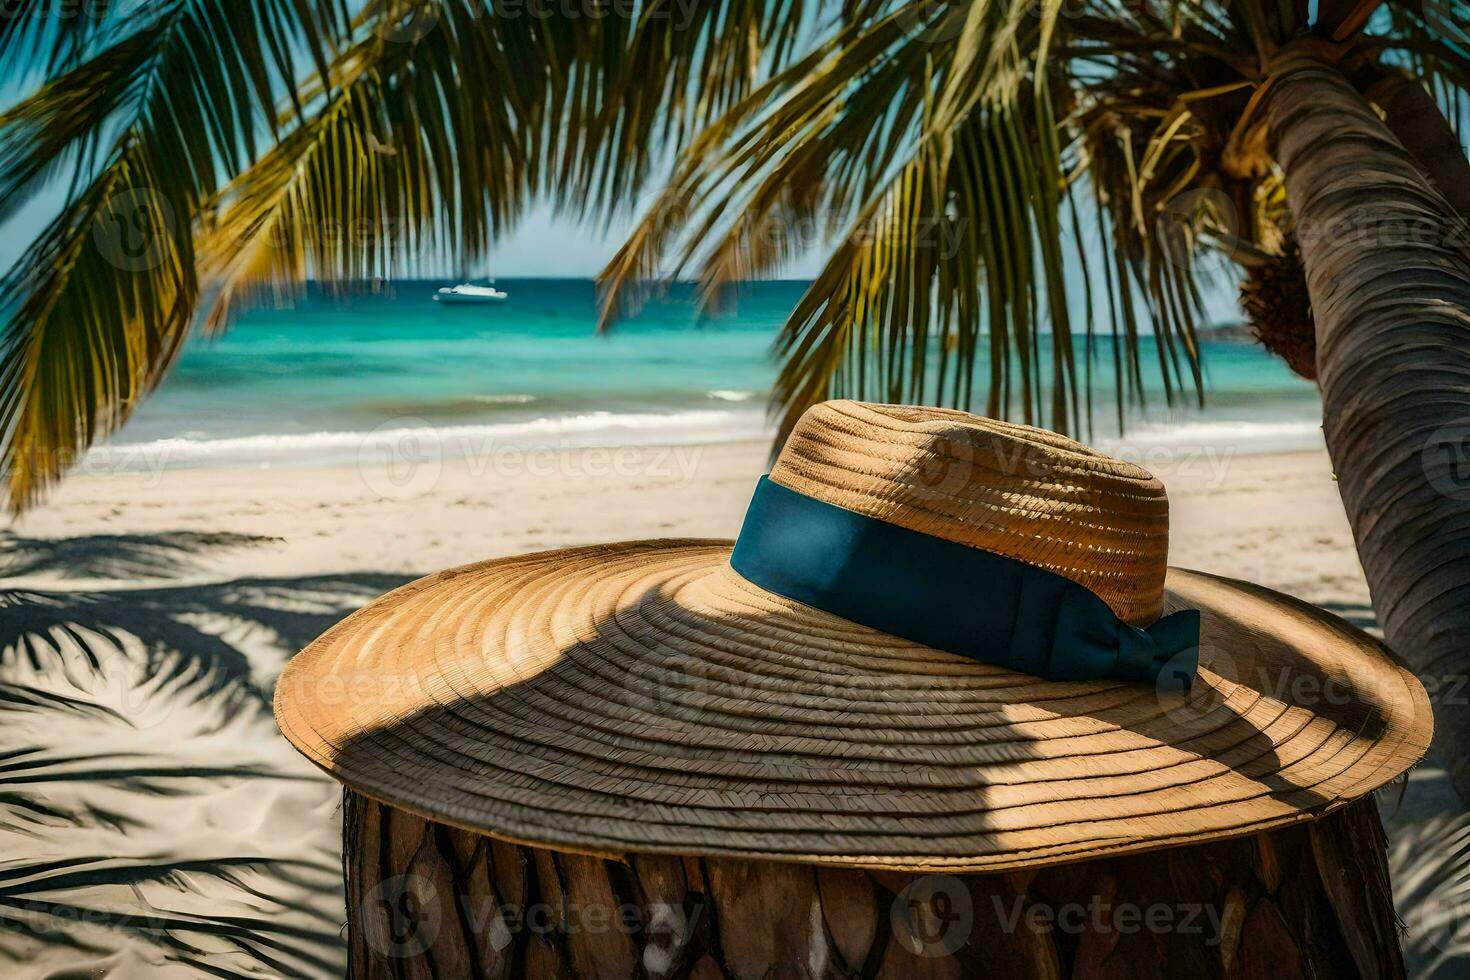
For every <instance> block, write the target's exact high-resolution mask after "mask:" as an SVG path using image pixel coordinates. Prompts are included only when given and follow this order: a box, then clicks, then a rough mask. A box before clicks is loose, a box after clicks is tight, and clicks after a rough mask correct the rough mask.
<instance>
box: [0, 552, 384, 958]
mask: <svg viewBox="0 0 1470 980" xmlns="http://www.w3.org/2000/svg"><path fill="white" fill-rule="evenodd" d="M117 540H118V539H109V541H108V543H106V544H105V545H103V544H102V543H101V542H99V541H98V539H95V538H89V539H81V540H80V541H74V542H67V541H54V542H48V547H47V548H45V549H34V548H30V550H27V549H28V545H27V543H26V542H24V541H22V542H19V545H20V547H19V549H18V551H17V552H16V553H14V554H8V555H7V556H6V557H9V558H10V559H11V565H10V568H9V569H7V571H9V570H13V569H14V568H15V567H16V565H17V564H19V565H21V566H22V567H25V568H27V569H28V571H29V572H31V573H35V572H40V571H48V570H50V568H49V566H50V564H51V563H54V562H62V563H66V562H68V561H70V556H73V555H81V556H95V558H96V560H95V562H94V563H93V564H92V565H91V566H87V565H86V561H87V560H90V559H86V558H85V557H84V560H83V562H82V563H81V564H80V565H78V566H77V567H78V568H83V569H84V571H83V572H78V574H79V575H80V574H85V575H87V576H88V577H91V576H93V575H97V574H98V573H99V572H100V573H102V574H105V575H107V576H117V575H119V574H120V573H124V572H125V571H126V570H127V569H129V568H131V569H136V570H137V571H138V573H139V574H141V575H146V576H150V577H159V576H161V575H162V574H164V569H165V568H166V567H167V566H168V565H169V564H170V563H171V562H173V561H174V560H175V559H176V558H178V557H179V556H181V555H183V556H187V555H189V554H192V553H193V552H194V551H195V550H196V549H207V548H209V547H216V546H229V547H233V546H237V545H238V544H240V543H241V542H238V541H233V540H225V539H220V538H211V539H210V540H204V539H203V538H201V539H198V540H192V541H184V540H182V539H181V538H180V537H179V536H177V535H172V536H164V539H163V540H161V541H158V542H149V541H147V540H144V539H143V538H141V537H132V538H128V539H126V544H125V546H124V547H123V548H122V549H121V550H113V549H114V545H115V544H116V542H117ZM211 541H213V544H211V543H210V542H211ZM16 543H17V542H16V540H15V539H13V538H11V539H8V540H7V541H5V542H4V543H3V545H0V546H3V547H5V548H6V549H7V551H8V549H9V547H10V546H11V545H13V544H16ZM109 550H112V553H111V554H108V555H104V554H102V552H106V551H109ZM16 554H18V555H19V558H18V559H17V558H16V557H15V555H16ZM3 560H4V559H3V558H0V561H3ZM404 581H405V578H404V577H403V576H396V575H378V574H349V575H325V576H312V577H306V578H298V579H239V580H234V581H226V582H219V583H212V584H206V585H187V586H180V587H168V588H147V589H131V590H123V589H119V590H110V591H90V592H54V591H52V592H40V591H24V590H17V589H9V590H6V589H0V975H4V976H7V977H12V976H48V977H50V976H101V975H111V974H112V973H113V972H114V971H116V973H117V975H128V976H131V975H146V976H149V977H176V976H178V977H186V976H193V977H197V976H219V977H246V976H249V977H260V976H292V977H298V976H300V977H333V976H341V975H342V972H343V969H344V966H345V954H344V950H343V940H342V928H343V920H344V913H343V908H342V881H341V863H340V832H341V831H340V814H339V813H338V808H339V802H340V789H339V787H338V786H337V785H336V784H335V783H333V782H332V781H331V780H330V779H328V778H327V777H325V776H324V775H322V774H321V773H319V772H318V771H317V770H316V769H314V768H313V767H312V766H311V765H310V764H308V763H306V762H305V761H304V760H303V759H301V758H300V757H299V756H297V754H296V753H295V752H294V751H293V750H292V749H291V747H290V746H289V745H288V744H287V743H286V741H285V740H284V739H282V738H281V737H280V735H279V733H278V731H277V729H276V725H275V720H274V718H273V717H272V714H271V707H270V699H271V692H272V690H273V688H274V684H275V680H276V677H277V675H278V674H279V672H280V670H281V668H282V666H283V665H284V664H285V662H286V660H287V659H288V658H289V657H290V656H291V655H292V654H294V653H295V652H296V651H297V650H298V649H300V647H302V646H303V645H305V644H306V643H308V642H309V641H310V640H311V639H312V638H313V637H315V636H316V635H317V634H318V633H320V632H321V631H323V630H325V629H326V628H327V627H328V626H330V625H331V624H332V623H335V622H336V621H337V620H339V619H341V618H342V617H343V616H345V615H346V614H347V613H349V612H351V611H352V610H353V609H356V608H357V607H358V606H361V605H362V604H363V603H365V602H367V601H369V600H370V599H372V598H374V597H375V596H377V595H380V594H381V593H383V592H385V591H387V590H389V589H392V588H395V587H396V586H398V585H401V584H402V583H403V582H404Z"/></svg>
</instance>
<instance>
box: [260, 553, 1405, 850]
mask: <svg viewBox="0 0 1470 980" xmlns="http://www.w3.org/2000/svg"><path fill="white" fill-rule="evenodd" d="M728 555H729V543H728V542H710V541H649V542H634V543H629V544H621V545H613V546H605V547H596V548H581V549H573V550H568V551H560V552H551V553H545V554H540V555H531V556H526V557H519V558H509V559H503V560H498V561H491V562H486V563H483V564H479V565H474V566H469V567H466V568H463V569H458V570H454V571H451V572H444V573H441V574H439V575H436V576H432V577H430V578H427V579H424V580H421V581H419V582H416V583H414V584H412V585H409V586H405V587H404V588H402V589H399V590H398V591H396V592H393V593H390V594H389V595H387V596H385V597H383V598H382V599H380V600H378V601H376V602H374V603H372V604H371V605H369V606H367V607H366V608H364V609H362V610H361V611H359V612H358V613H356V614H354V615H353V616H351V617H349V618H348V619H347V620H345V621H343V622H342V623H340V624H339V625H338V626H336V627H335V628H333V629H332V630H331V631H330V632H328V633H326V634H325V635H323V636H322V637H321V638H320V639H318V640H317V641H316V642H315V643H313V644H312V645H311V646H310V647H308V648H307V649H306V650H305V651H303V652H302V653H301V654H300V655H299V656H298V657H296V658H295V659H294V660H293V661H292V662H291V664H290V665H289V666H288V667H287V669H286V671H285V672H284V674H283V675H282V677H281V680H280V683H279V684H278V686H277V693H276V715H277V718H278V719H279V721H280V725H281V729H282V731H283V732H284V733H285V734H286V737H287V738H289V739H290V740H291V741H292V743H293V744H295V745H296V747H297V748H298V749H300V750H301V751H302V752H303V753H305V754H306V755H307V756H308V757H309V758H310V759H311V760H312V761H314V762H315V763H316V764H317V765H319V766H321V767H322V768H323V769H325V770H326V771H327V772H329V773H331V774H332V775H333V776H334V777H336V778H337V779H339V780H340V781H342V782H343V783H345V784H346V785H348V786H349V787H351V788H353V789H354V790H356V791H358V792H360V793H363V794H365V795H367V796H370V797H373V798H375V799H377V800H380V801H382V802H385V803H388V804H390V805H393V806H397V807H401V808H403V809H406V810H410V811H413V812H416V813H419V814H421V815H423V816H426V817H429V818H432V819H434V820H438V821H441V822H444V823H449V824H453V825H457V826H460V827H464V828H466V829H470V830H473V831H477V832H481V833H486V834H490V835H493V836H499V837H503V838H507V839H511V840H515V841H519V842H525V843H531V844H535V845H540V846H546V847H552V848H558V849H563V850H571V851H581V852H588V853H597V854H618V853H626V852H652V853H676V854H708V855H716V854H718V855H732V856H739V857H743V858H753V859H770V860H794V861H809V862H818V863H824V864H833V865H846V866H856V867H870V868H885V869H891V870H909V871H931V870H944V871H993V870H1004V869H1009V868H1018V867H1030V866H1038V865H1042V864H1049V863H1055V862H1059V861H1068V860H1078V859H1083V858H1089V857H1095V856H1099V855H1103V854H1115V853H1122V852H1128V851H1138V850H1147V849H1152V848H1158V847H1165V846H1173V845H1177V844H1182V843H1188V842H1195V841H1201V840H1207V839H1211V838H1218V837H1227V836H1234V835H1238V834H1244V833H1252V832H1257V831H1260V830H1264V829H1267V828H1271V827H1276V826H1281V825H1285V824H1288V823H1292V822H1296V821H1300V820H1305V819H1311V818H1314V817H1316V816H1320V815H1322V814H1323V813H1326V812H1328V811H1330V810H1332V809H1334V808H1336V807H1338V806H1340V805H1342V804H1344V803H1347V802H1349V801H1351V800H1353V799H1355V798H1358V797H1360V796H1363V795H1364V794H1366V793H1369V792H1371V791H1372V790H1374V789H1376V788H1377V787H1379V786H1381V785H1383V784H1384V783H1385V782H1387V781H1389V780H1390V779H1392V778H1394V777H1395V776H1397V775H1399V774H1400V773H1402V772H1404V771H1405V770H1406V769H1408V768H1409V767H1410V766H1411V765H1413V764H1414V762H1416V761H1417V760H1418V759H1419V758H1420V757H1422V755H1423V754H1424V751H1425V749H1426V748H1427V746H1428V743H1429V738H1430V733H1431V722H1430V709H1429V702H1428V698H1427V696H1426V695H1425V692H1424V689H1423V687H1422V686H1421V685H1420V684H1419V682H1418V681H1417V680H1416V679H1415V678H1414V677H1413V676H1412V675H1411V674H1410V673H1408V672H1407V671H1406V670H1404V669H1403V668H1402V667H1401V666H1400V665H1398V664H1397V663H1395V662H1394V661H1393V660H1392V659H1391V657H1390V656H1389V655H1388V654H1387V653H1386V652H1385V651H1384V650H1383V648H1382V647H1381V646H1380V645H1379V644H1378V643H1376V642H1375V641H1374V640H1373V639H1372V638H1370V637H1369V636H1367V635H1366V634H1364V633H1362V632H1361V631H1359V630H1356V629H1354V628H1353V627H1351V626H1349V625H1347V624H1346V623H1344V622H1342V621H1341V620H1338V619H1336V618H1335V617H1333V616H1331V615H1329V614H1327V613H1325V612H1322V611H1320V610H1317V609H1315V608H1314V607H1311V606H1308V605H1305V604H1303V603H1300V602H1297V601H1295V600H1292V599H1289V598H1287V597H1285V596H1282V595H1279V594H1277V593H1274V592H1271V591H1269V590H1266V589H1262V588H1259V587H1257V586H1252V585H1248V584H1245V583H1241V582H1235V581H1232V580H1227V579H1222V578H1217V577H1214V576H1209V575H1204V574H1200V573H1196V572H1186V571H1180V570H1171V571H1170V576H1169V593H1168V596H1167V599H1166V611H1170V610H1173V609H1178V608H1184V607H1195V608H1199V609H1200V610H1201V611H1202V615H1203V624H1204V625H1203V633H1202V638H1201V648H1200V654H1201V663H1202V668H1201V671H1200V675H1199V678H1198V680H1197V681H1196V683H1195V685H1194V688H1193V689H1192V690H1191V691H1190V693H1189V694H1188V695H1185V696H1181V695H1177V694H1165V693H1160V692H1158V691H1156V690H1155V689H1153V688H1152V687H1150V686H1148V685H1142V684H1128V683H1120V682H1116V681H1102V682H1067V683H1061V682H1050V681H1044V680H1040V679H1037V678H1034V677H1031V676H1029V675H1025V674H1019V673H1015V672H1012V671H1007V670H1003V669H1000V668H996V667H993V666H989V665H985V664H980V663H976V662H973V661H970V660H966V659H964V658H961V657H957V656H954V655H951V654H947V653H942V652H939V651H935V650H932V649H929V648H926V647H921V646H917V645H915V644H912V643H909V642H907V641H904V640H901V639H898V638H895V637H892V636H888V635H885V634H882V633H878V632H875V631H873V630H871V629H867V628H865V627H862V626H858V625H856V624H853V623H850V622H847V621H845V620H841V619H838V618H836V617H834V616H831V615H829V614H826V613H823V612H820V611H818V610H815V609H811V608H809V607H806V606H802V605H799V604H797V603H793V602H790V601H788V600H785V599H782V598H780V597H778V596H774V595H772V594H770V593H766V592H764V591H762V590H760V589H758V588H756V587H755V586H753V585H751V584H750V583H748V582H746V581H745V580H744V579H741V578H740V577H739V576H738V575H736V574H735V573H734V572H733V571H731V570H730V569H729V567H728V565H727V563H726V561H727V558H728ZM976 601H977V602H983V601H984V589H983V586H977V589H976Z"/></svg>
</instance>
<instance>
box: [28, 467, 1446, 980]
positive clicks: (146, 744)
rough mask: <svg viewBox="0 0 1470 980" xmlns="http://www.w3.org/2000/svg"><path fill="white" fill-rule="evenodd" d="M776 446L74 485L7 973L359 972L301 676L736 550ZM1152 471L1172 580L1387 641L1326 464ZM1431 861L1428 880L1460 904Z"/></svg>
mask: <svg viewBox="0 0 1470 980" xmlns="http://www.w3.org/2000/svg"><path fill="white" fill-rule="evenodd" d="M766 451H767V447H766V446H765V445H764V444H759V445H757V444H739V445H717V446H685V447H676V448H645V449H621V450H584V451H577V452H545V453H540V454H532V455H499V456H493V457H488V458H485V457H481V458H473V459H464V458H459V459H442V458H439V457H438V456H435V455H432V454H431V455H424V456H419V455H418V454H417V453H415V452H411V451H408V452H403V453H401V454H400V458H399V459H398V460H397V461H396V463H395V464H392V465H390V464H389V463H388V461H385V460H379V459H363V460H360V461H359V462H358V463H357V464H353V465H340V466H324V467H313V468H281V469H252V470H161V471H155V472H149V471H147V470H143V471H135V472H120V473H87V474H83V475H81V476H77V477H75V478H73V479H71V480H69V481H68V482H67V483H66V484H65V485H64V486H63V487H62V488H61V489H60V491H59V492H58V493H56V494H55V495H54V496H53V497H52V498H51V499H50V500H49V501H48V502H47V503H46V504H45V505H44V506H43V507H41V508H39V509H37V510H36V511H34V512H33V513H31V514H28V515H26V516H25V517H24V518H23V519H21V520H20V521H18V522H16V523H15V524H14V526H13V527H12V528H11V530H10V533H9V535H8V536H7V538H6V539H5V541H4V543H3V547H0V640H3V643H0V975H3V976H7V977H11V976H19V977H31V976H35V977H42V976H45V977H50V976H62V975H65V976H84V975H111V976H120V977H132V976H138V977H149V978H155V977H175V976H179V977H185V976H187V977H195V976H206V975H219V976H233V975H244V976H293V977H294V976H308V977H330V976H340V975H341V974H342V968H343V950H342V943H341V928H342V922H343V912H342V909H341V904H340V903H341V898H340V870H339V865H338V861H339V852H338V839H337V835H338V815H337V812H336V809H337V802H338V791H337V787H336V786H335V784H333V783H331V782H330V781H329V780H327V779H326V778H325V777H324V776H322V775H321V774H319V773H318V772H317V771H316V770H315V769H313V768H312V767H311V766H310V765H309V764H307V763H306V762H304V761H303V760H302V759H300V757H298V756H297V755H296V754H295V752H293V751H292V750H291V749H290V747H289V746H288V745H287V744H286V743H285V741H284V740H283V739H281V738H280V736H279V734H278V733H277V731H276V729H275V725H274V722H273V720H272V718H271V715H270V709H269V705H270V692H271V688H272V685H273V684H274V681H275V678H276V677H277V676H278V674H279V672H280V670H281V667H282V665H283V664H284V662H285V661H286V660H287V659H288V658H289V657H290V655H291V654H292V653H294V652H295V651H296V650H297V649H299V648H300V647H301V646H302V645H304V644H305V643H307V642H308V641H310V640H311V639H312V638H313V637H314V636H315V635H316V634H317V633H319V632H321V631H322V630H323V629H325V628H326V627H327V626H329V625H330V624H332V623H333V622H335V621H336V620H337V619H339V618H341V617H342V616H343V615H345V614H346V613H347V612H349V611H350V610H352V609H354V608H356V607H357V606H359V605H361V604H362V603H364V602H366V601H367V600H369V599H371V598H372V597H374V596H375V595H378V594H380V593H382V592H384V591H386V590H387V589H389V588H392V587H394V586H395V585H397V584H400V583H402V582H404V581H407V580H409V579H411V578H414V577H417V576H418V575H420V574H424V573H428V572H432V571H435V570H438V569H440V568H444V567H448V566H452V565H457V564H462V563H465V562H470V561H475V560H479V559H484V558H489V557H494V556H497V555H506V554H513V553H517V552H524V551H532V550H540V549H545V548H554V547H560V546H565V545H573V544H584V543H590V542H596V541H604V540H617V539H626V538H639V537H730V536H733V535H734V534H735V532H736V531H737V529H738V527H739V523H740V518H741V514H742V512H743V509H744V506H745V504H746V502H747V500H748V499H749V495H750V492H751V489H752V486H753V482H754V480H755V478H756V476H757V475H758V474H759V473H760V472H762V470H763V468H764V465H765V462H766ZM415 459H416V460H417V462H412V461H413V460H415ZM406 461H408V462H406ZM1145 462H1146V463H1148V464H1149V465H1150V467H1151V468H1152V469H1154V471H1155V472H1156V473H1158V474H1159V476H1160V477H1161V478H1162V479H1163V480H1164V482H1165V484H1166V485H1167V486H1168V488H1169V492H1170V497H1171V501H1172V512H1173V535H1172V542H1171V549H1170V550H1171V561H1172V563H1173V564H1176V565H1183V566H1187V567H1192V568H1199V569H1204V570H1207V571H1211V572H1217V573H1220V574H1224V575H1230V576H1238V577H1241V578H1247V579H1251V580H1254V581H1256V582H1260V583H1262V584H1265V585H1268V586H1271V587H1274V588H1277V589H1281V590H1282V591H1285V592H1289V593H1292V594H1294V595H1297V596H1299V597H1301V598H1303V599H1306V600H1308V601H1310V602H1313V603H1316V604H1318V605H1320V606H1323V607H1325V608H1328V609H1331V610H1333V611H1335V612H1337V613H1338V614H1340V615H1342V616H1344V617H1346V618H1348V619H1350V620H1352V621H1354V622H1356V623H1358V624H1359V625H1363V626H1367V627H1371V625H1372V612H1371V608H1370V606H1369V602H1368V591H1367V587H1366V585H1365V583H1364V581H1363V576H1362V571H1361V569H1360V568H1359V566H1358V563H1357V558H1356V554H1355V552H1354V550H1353V544H1352V537H1351V534H1350V531H1349V529H1348V526H1347V523H1346V520H1345V519H1344V517H1343V514H1342V507H1341V504H1340V503H1339V501H1338V499H1337V494H1336V488H1335V486H1334V484H1333V478H1332V473H1331V468H1330V466H1329V463H1328V461H1327V458H1326V455H1325V453H1322V452H1310V453H1298V454H1285V455H1272V456H1250V455H1241V454H1234V453H1227V452H1209V451H1205V450H1198V451H1195V452H1193V453H1190V452H1177V453H1174V454H1171V455H1169V456H1166V457H1156V458H1151V459H1148V460H1145ZM1448 799H1449V797H1448V795H1447V790H1446V789H1445V786H1444V782H1443V778H1442V774H1441V773H1439V771H1438V770H1436V769H1434V768H1433V767H1425V768H1422V769H1421V770H1419V771H1418V772H1416V773H1415V775H1414V779H1413V781H1412V783H1411V784H1410V786H1409V791H1408V793H1407V794H1406V803H1405V805H1404V807H1403V808H1402V809H1400V810H1399V811H1398V812H1397V814H1396V815H1391V818H1390V827H1391V832H1392V833H1393V835H1394V843H1395V845H1396V846H1397V847H1398V848H1399V850H1400V852H1401V853H1400V855H1399V858H1398V860H1399V861H1400V862H1401V863H1405V864H1407V863H1409V862H1411V861H1412V860H1413V859H1414V857H1415V855H1419V856H1420V861H1421V863H1422V855H1423V853H1424V852H1425V847H1424V846H1423V845H1422V844H1421V842H1420V841H1419V840H1418V838H1416V837H1415V835H1416V834H1422V833H1426V832H1427V831H1425V829H1424V828H1425V827H1426V826H1428V824H1427V821H1429V820H1430V818H1431V816H1432V814H1433V813H1435V812H1439V811H1446V810H1447V809H1449V808H1450V804H1449V803H1448V802H1447V801H1448ZM1386 805H1387V807H1388V809H1389V810H1390V811H1392V810H1393V808H1394V801H1393V800H1389V801H1387V804H1386ZM1431 830H1433V831H1434V832H1435V833H1440V834H1443V833H1446V832H1447V831H1446V830H1445V828H1443V827H1437V826H1436V827H1432V828H1431ZM1435 872H1436V869H1435V868H1430V869H1428V870H1425V869H1424V868H1418V869H1417V872H1416V873H1418V874H1420V875H1421V877H1423V878H1424V881H1418V880H1417V879H1416V884H1415V887H1416V888H1417V889H1419V890H1420V891H1425V893H1426V894H1427V895H1428V897H1427V898H1424V899H1423V900H1424V901H1427V902H1430V903H1431V907H1432V908H1434V909H1442V908H1443V899H1441V898H1436V897H1435V895H1437V894H1440V893H1437V892H1435V891H1434V888H1435V884H1434V881H1435V879H1434V874H1435ZM1426 881H1427V882H1428V884H1425V882H1426ZM1426 889H1427V891H1426ZM1435 902H1438V903H1439V904H1437V905H1436V904H1433V903H1435ZM1408 911H1409V912H1410V913H1411V914H1409V915H1406V916H1405V917H1406V918H1409V919H1411V924H1412V921H1425V922H1427V921H1428V920H1426V919H1424V917H1423V916H1419V919H1418V920H1413V916H1414V915H1418V913H1417V912H1415V911H1414V910H1408ZM1452 925H1453V923H1452ZM1435 928H1439V927H1435V926H1431V925H1426V926H1425V928H1424V929H1422V930H1420V932H1421V935H1420V937H1419V939H1420V945H1421V946H1424V948H1423V949H1419V948H1418V947H1415V948H1413V949H1411V953H1413V955H1414V956H1416V957H1418V958H1419V959H1420V961H1427V960H1426V958H1428V957H1433V956H1436V955H1439V954H1440V953H1442V952H1443V951H1445V949H1446V947H1447V945H1448V943H1447V942H1446V940H1445V939H1444V937H1443V935H1442V934H1443V932H1444V930H1443V928H1440V933H1435V934H1434V935H1432V936H1430V938H1429V939H1428V940H1426V939H1425V938H1424V937H1425V935H1428V934H1430V933H1434V929H1435ZM1426 943H1427V945H1425V944H1426ZM109 970H111V971H112V972H111V973H108V971H109ZM1426 975H1427V974H1426ZM1444 975H1446V976H1449V975H1451V974H1448V973H1446V974H1444Z"/></svg>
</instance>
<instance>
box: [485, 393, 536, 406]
mask: <svg viewBox="0 0 1470 980" xmlns="http://www.w3.org/2000/svg"><path fill="white" fill-rule="evenodd" d="M535 400H536V396H535V395H471V396H470V401H472V402H479V403H480V404H482V405H529V404H531V403H532V402H533V401H535Z"/></svg>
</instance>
